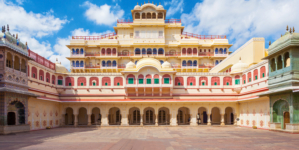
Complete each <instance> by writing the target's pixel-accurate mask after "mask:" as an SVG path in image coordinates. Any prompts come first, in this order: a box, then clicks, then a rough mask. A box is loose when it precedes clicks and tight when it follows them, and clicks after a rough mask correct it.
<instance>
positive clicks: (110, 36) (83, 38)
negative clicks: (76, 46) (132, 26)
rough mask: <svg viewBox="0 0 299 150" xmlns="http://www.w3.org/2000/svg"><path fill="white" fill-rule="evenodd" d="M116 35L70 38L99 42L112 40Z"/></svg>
mask: <svg viewBox="0 0 299 150" xmlns="http://www.w3.org/2000/svg"><path fill="white" fill-rule="evenodd" d="M116 35H117V34H116V33H115V32H114V33H107V34H103V35H99V36H72V39H82V40H100V39H106V38H108V39H109V38H112V37H113V36H116Z"/></svg>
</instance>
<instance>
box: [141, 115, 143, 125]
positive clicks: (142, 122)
mask: <svg viewBox="0 0 299 150" xmlns="http://www.w3.org/2000/svg"><path fill="white" fill-rule="evenodd" d="M140 126H143V114H140Z"/></svg>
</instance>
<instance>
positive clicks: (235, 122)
mask: <svg viewBox="0 0 299 150" xmlns="http://www.w3.org/2000/svg"><path fill="white" fill-rule="evenodd" d="M234 125H237V114H234Z"/></svg>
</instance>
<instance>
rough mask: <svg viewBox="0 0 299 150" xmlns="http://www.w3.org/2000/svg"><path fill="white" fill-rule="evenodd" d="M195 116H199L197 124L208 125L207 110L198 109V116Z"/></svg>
mask: <svg viewBox="0 0 299 150" xmlns="http://www.w3.org/2000/svg"><path fill="white" fill-rule="evenodd" d="M197 115H199V120H200V121H199V124H200V125H206V124H207V123H208V115H207V109H206V108H204V107H200V108H198V114H197ZM196 119H197V118H196ZM197 121H198V120H197Z"/></svg>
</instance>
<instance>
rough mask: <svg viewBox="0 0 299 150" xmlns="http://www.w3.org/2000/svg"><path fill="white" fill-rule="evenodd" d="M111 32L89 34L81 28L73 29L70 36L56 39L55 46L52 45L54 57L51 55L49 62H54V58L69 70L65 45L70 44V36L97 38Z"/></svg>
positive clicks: (67, 52) (67, 50)
mask: <svg viewBox="0 0 299 150" xmlns="http://www.w3.org/2000/svg"><path fill="white" fill-rule="evenodd" d="M111 32H112V31H110V30H107V31H105V32H102V33H96V32H90V31H89V30H84V29H83V28H78V29H75V30H73V31H72V32H71V35H70V36H68V37H66V38H57V40H56V44H55V45H54V52H56V54H55V55H51V57H50V58H49V60H50V61H52V62H55V61H56V58H57V59H58V61H59V62H61V64H62V65H63V66H65V67H66V68H67V69H70V61H69V60H68V59H66V57H70V49H69V48H68V47H66V45H69V44H70V40H71V39H72V36H98V35H102V34H106V33H111Z"/></svg>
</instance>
